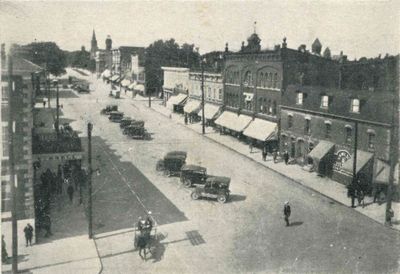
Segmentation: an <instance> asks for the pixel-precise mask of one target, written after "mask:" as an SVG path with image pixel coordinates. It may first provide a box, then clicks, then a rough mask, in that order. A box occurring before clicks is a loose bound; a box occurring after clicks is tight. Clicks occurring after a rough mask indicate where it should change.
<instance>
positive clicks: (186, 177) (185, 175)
mask: <svg viewBox="0 0 400 274" xmlns="http://www.w3.org/2000/svg"><path fill="white" fill-rule="evenodd" d="M206 179H207V169H206V168H205V167H202V166H196V165H184V166H183V167H182V168H181V182H182V184H183V185H184V186H185V187H191V186H193V185H199V184H200V185H203V184H205V182H206Z"/></svg>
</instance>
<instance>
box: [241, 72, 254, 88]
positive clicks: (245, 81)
mask: <svg viewBox="0 0 400 274" xmlns="http://www.w3.org/2000/svg"><path fill="white" fill-rule="evenodd" d="M252 80H253V79H252V75H251V71H249V70H248V71H246V73H245V74H244V79H243V85H245V86H252V85H253V82H252Z"/></svg>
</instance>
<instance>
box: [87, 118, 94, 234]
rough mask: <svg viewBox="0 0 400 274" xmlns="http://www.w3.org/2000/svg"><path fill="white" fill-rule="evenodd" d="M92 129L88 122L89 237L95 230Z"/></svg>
mask: <svg viewBox="0 0 400 274" xmlns="http://www.w3.org/2000/svg"><path fill="white" fill-rule="evenodd" d="M92 130H93V124H92V123H90V122H89V123H88V125H87V131H88V167H89V174H88V218H89V227H88V232H89V239H92V238H93V231H92V219H93V216H92Z"/></svg>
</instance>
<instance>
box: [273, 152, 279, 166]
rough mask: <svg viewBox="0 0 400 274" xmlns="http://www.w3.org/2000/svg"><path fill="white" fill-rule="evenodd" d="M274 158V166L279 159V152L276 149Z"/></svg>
mask: <svg viewBox="0 0 400 274" xmlns="http://www.w3.org/2000/svg"><path fill="white" fill-rule="evenodd" d="M272 157H273V159H274V164H275V163H276V161H277V158H278V152H277V151H276V149H274V152H273V155H272Z"/></svg>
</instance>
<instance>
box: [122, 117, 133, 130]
mask: <svg viewBox="0 0 400 274" xmlns="http://www.w3.org/2000/svg"><path fill="white" fill-rule="evenodd" d="M133 121H134V120H133V119H132V118H131V117H124V118H122V120H121V122H120V123H119V127H120V128H121V129H124V128H125V127H127V126H129V125H130V124H131V123H132V122H133Z"/></svg>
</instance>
